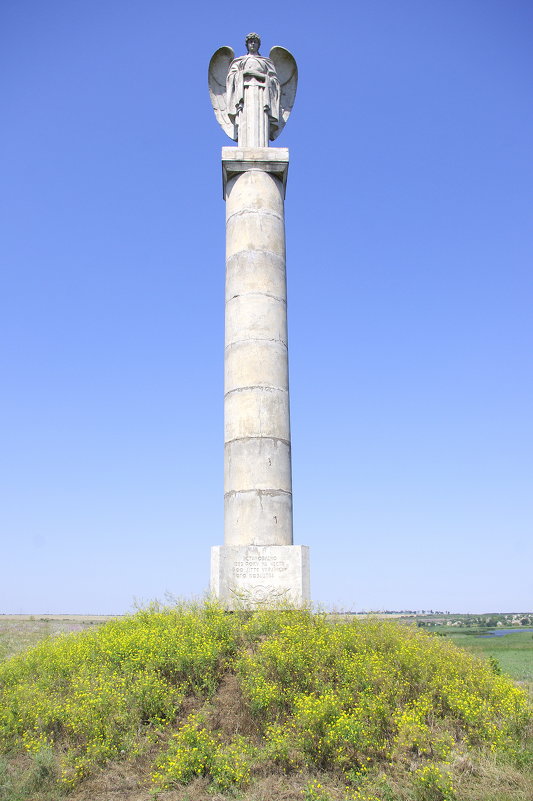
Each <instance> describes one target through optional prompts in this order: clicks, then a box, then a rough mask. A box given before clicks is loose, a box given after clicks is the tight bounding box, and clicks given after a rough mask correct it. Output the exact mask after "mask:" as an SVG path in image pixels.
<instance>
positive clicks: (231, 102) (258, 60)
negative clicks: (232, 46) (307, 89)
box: [226, 53, 282, 147]
mask: <svg viewBox="0 0 533 801" xmlns="http://www.w3.org/2000/svg"><path fill="white" fill-rule="evenodd" d="M248 72H254V73H260V74H261V75H262V76H264V78H263V79H261V78H257V77H256V76H255V75H249V74H247V73H248ZM226 102H227V108H228V116H229V118H230V120H231V121H232V122H233V124H234V125H235V128H236V133H237V141H238V143H239V145H241V146H244V147H268V140H269V139H273V138H274V135H275V131H276V130H277V128H278V125H279V120H280V119H281V113H282V110H281V89H280V84H279V80H278V76H277V75H276V68H275V66H274V63H273V61H271V59H269V58H265V57H264V56H259V55H252V54H250V53H248V55H246V56H241V57H240V58H235V59H234V60H233V61H232V62H231V64H230V68H229V71H228V77H227V81H226Z"/></svg>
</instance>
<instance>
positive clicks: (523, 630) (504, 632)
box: [479, 628, 533, 637]
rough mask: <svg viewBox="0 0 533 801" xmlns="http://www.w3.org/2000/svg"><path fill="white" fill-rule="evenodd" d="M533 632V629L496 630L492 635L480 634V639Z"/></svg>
mask: <svg viewBox="0 0 533 801" xmlns="http://www.w3.org/2000/svg"><path fill="white" fill-rule="evenodd" d="M526 631H533V629H528V628H523V629H522V628H520V629H494V631H491V632H490V634H480V635H479V636H480V637H503V635H504V634H516V633H518V634H520V633H521V632H526Z"/></svg>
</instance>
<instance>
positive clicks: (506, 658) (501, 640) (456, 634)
mask: <svg viewBox="0 0 533 801" xmlns="http://www.w3.org/2000/svg"><path fill="white" fill-rule="evenodd" d="M445 634H446V637H447V638H448V639H450V640H451V641H452V642H454V643H455V644H456V645H459V646H460V647H461V648H465V649H466V650H467V651H470V652H471V653H473V654H476V656H483V657H485V658H486V659H490V658H491V657H492V659H495V660H496V662H497V664H498V665H499V667H500V668H501V670H502V671H503V672H504V673H508V674H509V675H510V676H512V678H513V679H515V681H519V682H527V683H528V684H530V685H532V686H533V632H530V631H529V632H527V631H523V632H521V631H520V629H517V631H516V633H513V634H504V635H503V636H500V637H480V636H476V635H475V634H471V633H469V630H468V629H455V630H453V631H452V632H446V633H445Z"/></svg>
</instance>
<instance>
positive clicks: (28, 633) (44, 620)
mask: <svg viewBox="0 0 533 801" xmlns="http://www.w3.org/2000/svg"><path fill="white" fill-rule="evenodd" d="M108 620H111V618H110V617H109V616H106V615H0V660H2V659H7V658H8V657H10V656H13V655H14V654H18V653H19V652H20V651H24V650H25V649H26V648H31V646H32V645H36V644H37V643H38V642H39V641H40V640H43V639H44V638H45V637H57V636H58V635H60V634H69V633H71V632H77V631H84V630H85V629H88V628H91V627H93V626H99V625H102V623H106V622H107V621H108Z"/></svg>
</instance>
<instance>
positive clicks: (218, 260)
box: [0, 0, 533, 613]
mask: <svg viewBox="0 0 533 801" xmlns="http://www.w3.org/2000/svg"><path fill="white" fill-rule="evenodd" d="M0 30H1V34H0V36H1V46H0V93H1V94H0V99H1V105H2V124H1V126H0V160H1V165H0V173H1V176H2V178H1V183H0V204H1V207H0V269H1V289H0V368H1V393H0V420H1V433H0V454H1V456H0V535H1V541H2V547H1V556H2V560H1V574H0V612H28V613H44V612H78V613H86V612H93V613H107V612H110V613H119V612H124V611H127V610H128V609H130V608H131V606H132V603H133V601H134V599H138V600H141V599H142V600H145V601H147V600H150V599H153V598H156V597H159V598H161V597H162V596H163V595H164V593H165V592H170V593H173V594H174V595H178V596H186V597H190V596H191V595H199V594H202V593H203V592H204V591H205V589H206V588H207V584H208V575H209V549H210V546H211V545H215V544H222V536H223V420H222V396H223V326H224V203H223V200H222V194H221V168H220V149H221V147H222V146H224V145H228V144H231V142H230V140H229V139H227V138H226V137H225V135H224V133H223V132H222V131H221V129H220V128H219V126H218V125H217V123H216V121H215V117H214V114H213V111H212V109H211V106H210V103H209V97H208V91H207V65H208V62H209V58H210V57H211V54H212V53H213V51H214V50H215V49H217V48H218V47H220V46H221V45H231V46H232V47H233V48H234V49H235V51H236V53H238V54H241V53H242V52H244V44H243V39H244V36H245V34H246V33H248V32H249V31H250V30H255V31H258V32H259V33H260V34H261V36H262V39H263V45H262V52H263V53H265V54H268V51H269V50H270V47H271V46H272V45H274V44H279V45H283V46H285V47H287V48H288V49H289V50H291V51H292V52H293V53H294V55H295V57H296V60H297V62H298V65H299V74H300V82H299V88H298V94H297V98H296V104H295V107H294V110H293V113H292V116H291V119H290V121H289V123H288V125H287V126H286V128H285V130H284V132H283V134H282V135H281V136H280V138H279V140H278V141H277V143H276V144H279V146H282V147H289V148H290V154H291V166H290V170H289V183H288V192H287V206H286V215H287V242H288V264H287V269H288V291H289V336H290V379H291V411H292V431H293V479H294V510H295V521H294V522H295V541H296V542H297V543H298V544H307V545H309V546H310V547H311V559H312V574H311V575H312V594H313V598H314V600H315V601H317V602H320V603H324V604H326V605H328V606H333V605H337V606H339V607H343V608H352V609H357V610H362V609H386V608H388V609H391V608H394V609H399V608H424V609H429V608H433V609H449V610H452V611H493V610H522V611H529V610H531V609H532V608H533V603H532V600H533V593H532V585H533V580H532V569H531V568H532V564H533V537H532V533H533V531H532V528H533V527H532V520H533V492H532V486H533V456H532V454H533V431H532V409H533V380H532V369H531V368H532V364H531V360H532V359H531V354H532V345H533V343H532V338H533V337H532V332H533V323H532V313H531V306H532V300H533V287H532V266H533V227H532V224H531V222H532V220H531V218H532V208H533V203H532V194H533V164H532V155H531V154H532V142H533V106H532V104H531V97H532V88H533V87H532V83H533V80H532V77H533V76H532V73H533V56H532V49H531V40H532V35H533V6H532V5H531V2H529V0H498V2H494V0H431V2H428V1H427V0H402V1H401V2H399V0H372V2H371V1H370V0H366V2H330V3H327V4H326V3H322V2H320V3H317V2H313V1H311V2H309V0H308V1H307V2H299V1H297V2H290V1H289V2H286V3H248V4H244V7H243V4H242V3H235V5H232V4H231V3H229V2H226V3H220V2H212V1H211V0H208V2H202V3H180V2H176V0H157V2H154V1H153V0H105V1H104V0H78V1H77V2H72V1H71V0H47V2H41V1H40V0H3V2H2V4H1V7H0Z"/></svg>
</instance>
